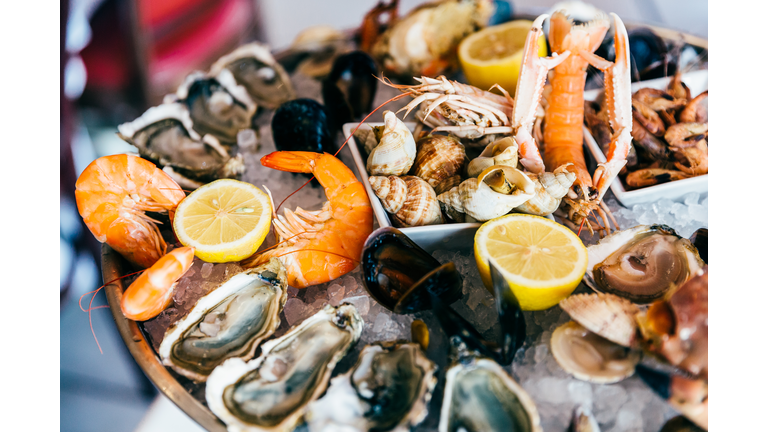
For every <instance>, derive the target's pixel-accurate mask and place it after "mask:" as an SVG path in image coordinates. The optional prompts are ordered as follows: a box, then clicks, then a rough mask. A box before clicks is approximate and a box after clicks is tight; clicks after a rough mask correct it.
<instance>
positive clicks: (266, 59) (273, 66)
mask: <svg viewBox="0 0 768 432" xmlns="http://www.w3.org/2000/svg"><path fill="white" fill-rule="evenodd" d="M227 74H230V75H231V76H232V78H234V81H235V82H237V84H239V85H241V86H243V87H245V90H246V91H248V94H249V95H251V99H253V100H254V101H255V102H256V103H257V104H258V105H261V106H264V107H267V108H269V109H275V108H277V107H278V106H280V105H281V104H283V103H285V102H287V101H289V100H291V99H295V98H296V91H295V90H294V89H293V84H291V78H290V77H289V76H288V74H287V73H286V72H285V70H284V69H283V67H282V66H280V64H279V63H278V62H276V61H275V59H274V57H272V54H271V53H270V52H269V48H268V47H267V46H266V45H262V44H260V43H258V42H252V43H249V44H247V45H243V46H241V47H239V48H237V49H236V50H234V51H232V52H231V53H229V54H227V55H225V56H224V57H222V58H220V59H218V60H217V61H216V63H214V64H213V66H211V70H210V75H212V76H215V77H217V78H219V79H220V80H226V78H222V76H223V75H227Z"/></svg>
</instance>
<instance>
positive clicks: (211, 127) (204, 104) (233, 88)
mask: <svg viewBox="0 0 768 432" xmlns="http://www.w3.org/2000/svg"><path fill="white" fill-rule="evenodd" d="M219 78H220V79H221V80H222V81H219V80H217V79H216V78H212V77H209V76H207V75H206V74H205V73H203V72H193V73H191V74H190V75H188V76H187V78H186V79H185V80H184V82H183V83H182V84H181V85H180V86H179V88H178V89H177V90H176V94H173V95H168V96H166V99H165V101H166V102H175V101H179V102H181V103H183V104H184V105H186V106H187V109H188V110H189V114H190V117H191V118H192V124H193V128H194V129H195V131H197V132H198V133H200V135H205V134H211V135H213V136H214V137H216V138H217V139H218V140H219V141H220V142H222V143H224V144H234V143H236V142H237V133H238V132H240V131H241V130H243V129H250V128H251V122H252V121H253V116H254V114H256V103H255V102H254V101H253V100H252V99H251V97H250V95H248V92H246V91H245V88H243V87H242V86H239V85H237V83H235V81H234V79H233V78H232V75H231V74H227V75H220V77H219Z"/></svg>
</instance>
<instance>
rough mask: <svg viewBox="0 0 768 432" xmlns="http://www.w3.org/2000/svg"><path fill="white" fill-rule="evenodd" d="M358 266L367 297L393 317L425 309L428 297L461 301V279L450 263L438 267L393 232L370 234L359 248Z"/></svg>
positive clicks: (433, 261) (403, 236)
mask: <svg viewBox="0 0 768 432" xmlns="http://www.w3.org/2000/svg"><path fill="white" fill-rule="evenodd" d="M361 265H362V269H363V285H365V288H366V290H368V293H369V294H370V295H371V297H373V298H374V299H375V300H376V301H377V302H379V303H381V305H382V306H384V307H385V308H387V309H389V310H391V311H393V312H395V313H413V312H417V311H421V310H425V309H429V308H430V307H431V304H430V297H429V294H434V295H436V296H438V297H439V298H441V299H442V301H444V302H446V303H453V302H454V301H456V300H458V299H459V298H460V297H461V286H462V281H461V275H460V274H459V273H458V271H456V267H455V266H454V265H453V263H448V264H445V265H441V264H440V262H439V261H437V260H436V259H434V258H433V257H432V256H431V255H430V254H428V253H427V252H426V251H425V250H424V249H422V248H420V247H419V246H418V245H417V244H416V243H414V242H413V241H412V240H411V239H410V238H408V236H406V235H405V234H403V233H402V232H401V231H400V230H398V229H396V228H392V227H382V228H379V229H377V230H376V231H374V232H373V233H371V235H370V236H369V237H368V239H367V240H366V241H365V245H364V246H363V256H362V259H361Z"/></svg>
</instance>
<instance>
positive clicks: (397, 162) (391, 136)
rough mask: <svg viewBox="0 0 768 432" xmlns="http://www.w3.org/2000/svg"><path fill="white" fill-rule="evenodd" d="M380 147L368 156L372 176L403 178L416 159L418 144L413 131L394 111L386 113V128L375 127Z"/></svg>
mask: <svg viewBox="0 0 768 432" xmlns="http://www.w3.org/2000/svg"><path fill="white" fill-rule="evenodd" d="M374 134H375V136H376V138H377V141H378V145H377V146H376V147H375V148H374V149H373V150H371V153H370V154H369V155H368V161H367V163H366V169H367V170H368V174H370V175H394V176H401V175H404V174H406V173H407V172H408V170H410V169H411V165H413V160H414V159H415V158H416V142H415V141H414V139H413V135H412V134H411V131H410V130H409V129H408V128H407V127H406V126H405V124H404V123H403V122H402V121H401V120H400V119H399V118H397V116H396V115H395V113H393V112H392V111H384V126H380V127H375V128H374Z"/></svg>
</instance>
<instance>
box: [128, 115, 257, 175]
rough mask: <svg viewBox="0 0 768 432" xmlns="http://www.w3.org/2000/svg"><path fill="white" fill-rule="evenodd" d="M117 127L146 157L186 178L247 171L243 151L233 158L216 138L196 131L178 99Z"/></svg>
mask: <svg viewBox="0 0 768 432" xmlns="http://www.w3.org/2000/svg"><path fill="white" fill-rule="evenodd" d="M117 130H118V132H119V133H118V135H119V136H120V138H122V139H124V140H125V141H127V142H128V143H130V144H133V145H134V146H136V147H137V148H138V149H139V153H140V154H141V155H142V156H143V157H145V158H147V159H150V160H151V161H153V162H155V163H156V164H158V165H160V166H162V167H170V168H173V170H174V171H175V172H177V173H178V175H180V176H183V177H184V178H189V179H192V180H198V181H203V182H206V181H212V180H216V179H218V178H236V177H238V176H239V175H240V174H242V173H243V171H244V170H245V165H244V164H243V157H242V156H241V155H240V154H238V155H237V156H235V157H231V156H230V154H229V152H228V151H227V150H226V149H225V148H224V147H222V145H221V143H220V142H219V140H218V139H216V137H214V136H213V135H210V134H209V135H205V136H203V137H201V136H200V134H198V133H197V132H195V130H194V129H193V124H192V118H191V117H190V114H189V111H188V110H187V108H186V107H185V106H184V105H182V104H181V103H178V102H175V103H168V104H162V105H158V106H156V107H152V108H150V109H148V110H147V111H146V112H145V113H144V114H142V115H141V116H140V117H139V118H137V119H136V120H134V121H132V122H130V123H123V124H121V125H119V126H118V127H117Z"/></svg>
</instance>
